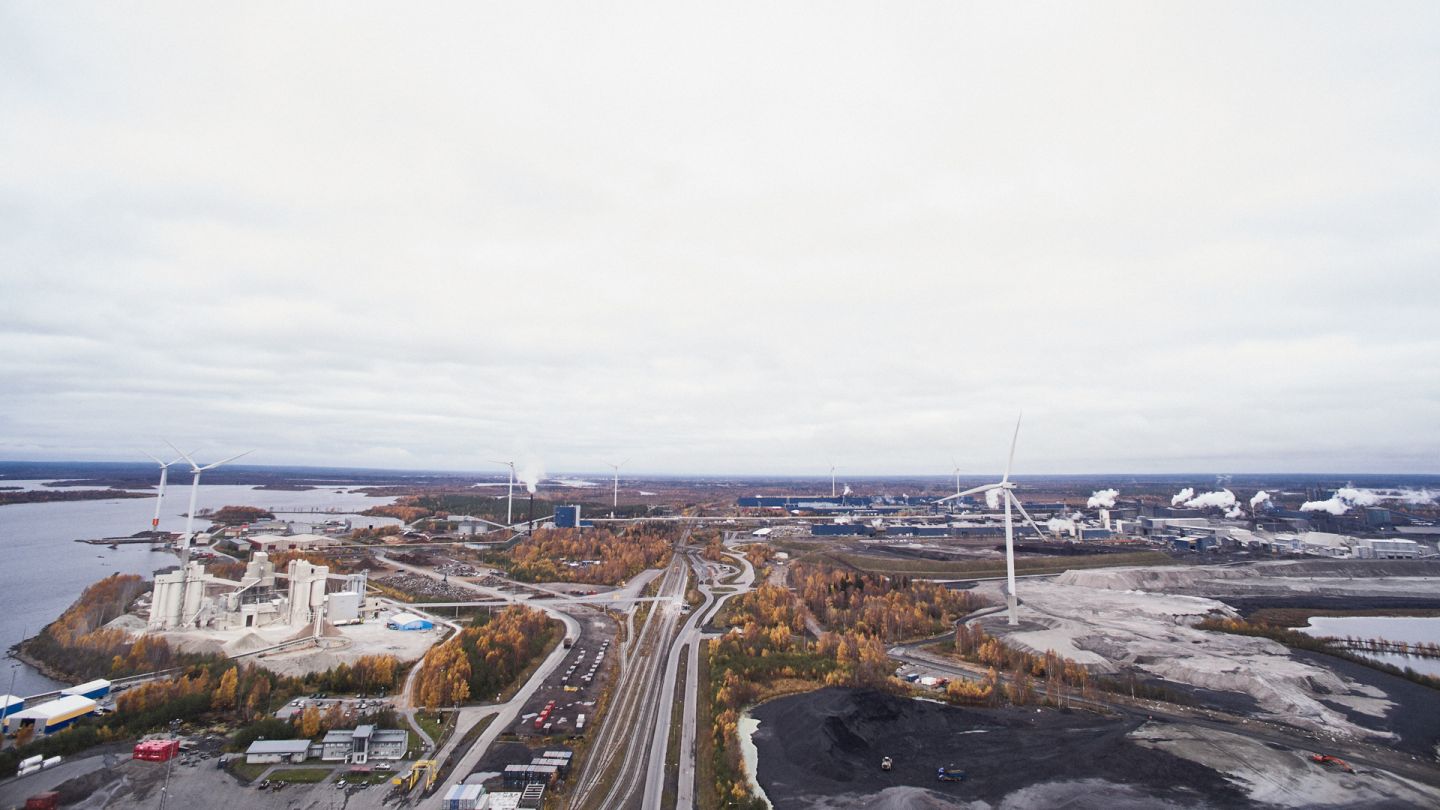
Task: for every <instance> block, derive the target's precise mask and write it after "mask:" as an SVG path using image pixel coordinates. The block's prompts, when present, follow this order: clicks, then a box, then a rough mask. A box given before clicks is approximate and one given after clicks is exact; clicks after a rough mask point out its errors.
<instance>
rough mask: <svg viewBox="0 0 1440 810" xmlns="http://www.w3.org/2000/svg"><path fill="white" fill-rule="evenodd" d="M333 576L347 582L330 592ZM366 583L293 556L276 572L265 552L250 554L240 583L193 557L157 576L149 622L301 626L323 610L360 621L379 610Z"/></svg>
mask: <svg viewBox="0 0 1440 810" xmlns="http://www.w3.org/2000/svg"><path fill="white" fill-rule="evenodd" d="M279 579H284V580H285V581H286V583H285V584H284V585H282V584H280V583H279V582H278V580H279ZM332 579H333V580H338V581H339V582H341V583H342V584H341V585H340V586H339V590H338V591H337V592H336V593H334V594H330V593H328V590H329V583H330V581H331V580H332ZM365 586H366V577H365V574H363V573H361V574H353V575H348V576H339V575H332V574H331V573H330V569H329V568H328V567H326V566H323V565H314V564H312V563H310V562H308V561H306V560H291V561H290V564H289V566H288V567H287V569H286V572H285V573H284V574H277V573H276V571H275V564H274V563H272V562H270V555H269V554H268V553H267V552H264V551H259V552H256V553H255V554H254V555H253V556H252V557H251V559H250V562H249V563H247V564H246V566H245V574H244V576H243V577H242V578H241V580H240V581H239V582H235V581H233V580H228V579H222V578H220V577H216V576H212V575H210V574H208V573H206V571H205V568H204V566H203V565H202V564H200V563H199V562H196V561H191V562H189V563H187V564H186V565H185V567H184V568H181V569H180V570H178V571H174V572H171V573H168V574H158V575H156V577H155V588H154V591H153V593H152V595H151V602H150V621H149V626H150V629H152V630H177V629H190V628H197V627H206V628H214V629H219V630H231V629H239V628H246V627H268V626H289V627H297V628H298V627H303V626H305V625H308V624H311V623H312V622H314V621H315V620H316V619H318V618H320V617H321V616H322V615H327V616H330V617H331V620H332V621H334V622H336V623H346V622H355V621H359V620H360V618H361V616H362V615H364V614H368V613H373V612H375V610H376V608H375V607H373V606H371V605H367V604H366V600H365V596H364V594H365ZM376 604H378V603H376Z"/></svg>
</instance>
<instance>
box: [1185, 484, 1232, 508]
mask: <svg viewBox="0 0 1440 810" xmlns="http://www.w3.org/2000/svg"><path fill="white" fill-rule="evenodd" d="M1234 505H1235V493H1233V492H1231V491H1230V490H1228V489H1222V490H1219V491H1218V492H1207V493H1205V494H1204V495H1196V496H1195V497H1193V498H1191V499H1190V500H1188V501H1186V502H1185V506H1187V507H1188V508H1190V509H1211V508H1214V509H1227V510H1228V509H1230V508H1231V507H1233V506H1234Z"/></svg>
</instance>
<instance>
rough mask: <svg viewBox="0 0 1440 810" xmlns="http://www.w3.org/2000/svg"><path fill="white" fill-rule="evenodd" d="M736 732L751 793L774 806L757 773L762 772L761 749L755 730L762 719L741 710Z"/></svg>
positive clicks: (768, 804)
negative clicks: (756, 739) (758, 745)
mask: <svg viewBox="0 0 1440 810" xmlns="http://www.w3.org/2000/svg"><path fill="white" fill-rule="evenodd" d="M735 728H736V733H737V734H738V736H739V737H740V760H741V764H742V765H744V767H745V779H746V780H747V781H749V783H750V794H751V795H752V796H759V797H760V798H761V799H762V800H764V802H765V804H766V806H767V807H774V806H775V805H773V804H771V803H770V797H769V796H766V795H765V788H762V787H760V780H759V779H758V778H757V775H758V774H759V772H760V770H759V769H760V749H758V748H756V747H755V739H754V737H755V732H756V730H758V729H759V728H760V721H759V720H756V719H755V718H754V717H751V716H750V712H748V711H747V712H741V714H740V720H739V722H737V723H736V724H735Z"/></svg>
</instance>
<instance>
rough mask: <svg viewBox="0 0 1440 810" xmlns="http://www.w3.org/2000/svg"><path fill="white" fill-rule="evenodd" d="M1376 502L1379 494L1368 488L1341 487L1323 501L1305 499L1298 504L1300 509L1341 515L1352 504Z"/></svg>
mask: <svg viewBox="0 0 1440 810" xmlns="http://www.w3.org/2000/svg"><path fill="white" fill-rule="evenodd" d="M1377 503H1380V495H1378V494H1376V493H1374V492H1372V491H1370V490H1368V489H1355V488H1354V487H1341V488H1339V489H1337V490H1335V494H1333V495H1331V496H1330V497H1329V498H1327V499H1325V500H1323V501H1306V502H1305V503H1304V504H1302V505H1301V506H1300V511H1301V512H1329V513H1330V514H1332V515H1343V514H1345V513H1346V512H1349V511H1350V507H1352V506H1374V505H1375V504H1377Z"/></svg>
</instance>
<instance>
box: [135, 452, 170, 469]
mask: <svg viewBox="0 0 1440 810" xmlns="http://www.w3.org/2000/svg"><path fill="white" fill-rule="evenodd" d="M140 452H141V454H143V455H144V456H145V457H146V458H148V459H150V460H151V461H153V462H155V463H156V464H159V465H160V466H161V467H165V466H168V465H166V464H165V462H163V461H161V460H160V459H158V458H155V457H154V456H152V455H150V454H149V453H146V452H145V451H144V450H141V451H140Z"/></svg>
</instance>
